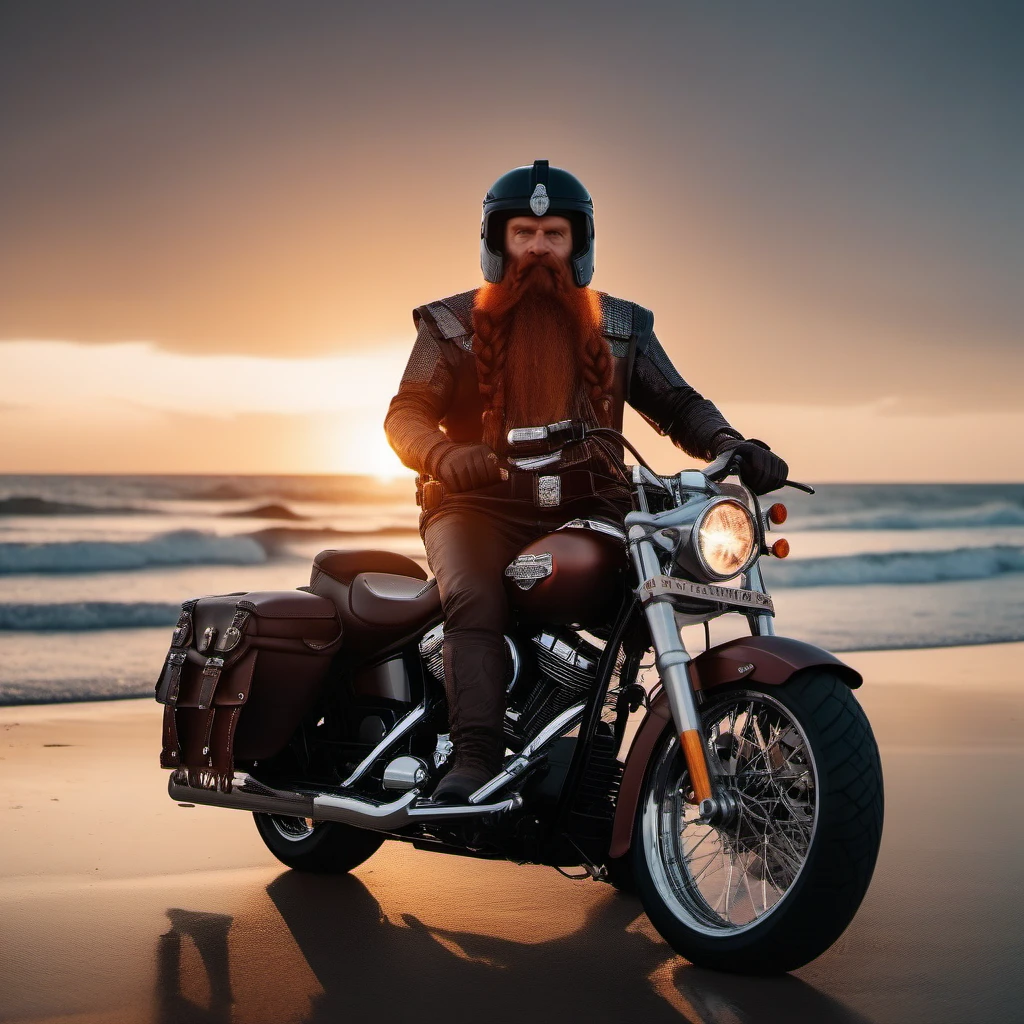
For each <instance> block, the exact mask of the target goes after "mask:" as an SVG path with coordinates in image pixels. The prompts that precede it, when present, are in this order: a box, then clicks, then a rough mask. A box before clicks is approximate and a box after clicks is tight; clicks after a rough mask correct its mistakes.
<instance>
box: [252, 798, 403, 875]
mask: <svg viewBox="0 0 1024 1024" xmlns="http://www.w3.org/2000/svg"><path fill="white" fill-rule="evenodd" d="M253 818H254V819H255V820H256V829H257V831H258V832H259V834H260V836H261V837H262V839H263V842H265V843H266V844H267V848H268V849H269V850H270V852H271V853H272V854H273V855H274V856H275V857H276V858H277V859H278V860H279V861H281V863H282V864H287V865H288V867H290V868H294V869H295V870H296V871H310V872H315V873H317V874H335V875H340V874H345V873H346V872H348V871H351V870H352V869H353V868H356V867H359V865H360V864H362V863H363V861H365V860H369V858H370V857H372V856H373V855H374V854H375V853H376V852H377V851H378V850H379V849H380V848H381V845H382V844H383V842H384V836H382V835H380V834H379V833H378V832H370V831H368V830H366V829H362V828H355V827H354V826H353V825H344V824H342V823H341V822H337V821H313V820H312V819H310V818H290V817H285V816H284V815H281V814H262V813H254V814H253Z"/></svg>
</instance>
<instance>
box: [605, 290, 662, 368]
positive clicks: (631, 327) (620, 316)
mask: <svg viewBox="0 0 1024 1024" xmlns="http://www.w3.org/2000/svg"><path fill="white" fill-rule="evenodd" d="M600 296H601V333H602V334H603V335H604V336H605V337H606V338H610V339H611V343H612V353H613V354H614V355H617V356H624V355H627V354H628V351H629V348H630V345H631V343H633V342H634V340H635V343H636V344H637V345H638V346H639V347H640V349H641V351H642V350H643V348H644V346H645V345H646V342H647V338H649V337H650V334H651V325H652V324H653V323H654V314H653V313H652V312H651V311H650V310H649V309H645V308H644V307H643V306H640V305H637V303H635V302H630V301H629V300H628V299H617V298H615V296H614V295H609V294H607V292H600Z"/></svg>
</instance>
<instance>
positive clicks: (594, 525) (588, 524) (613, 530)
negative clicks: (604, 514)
mask: <svg viewBox="0 0 1024 1024" xmlns="http://www.w3.org/2000/svg"><path fill="white" fill-rule="evenodd" d="M558 529H559V530H596V531H597V532H598V533H606V534H607V535H608V536H609V537H615V538H616V539H617V540H625V539H626V531H625V530H620V529H619V528H618V527H617V526H613V525H612V524H611V523H606V522H603V521H602V520H600V519H570V520H569V522H567V523H562V525H561V526H560V527H559V528H558ZM556 532H557V531H556Z"/></svg>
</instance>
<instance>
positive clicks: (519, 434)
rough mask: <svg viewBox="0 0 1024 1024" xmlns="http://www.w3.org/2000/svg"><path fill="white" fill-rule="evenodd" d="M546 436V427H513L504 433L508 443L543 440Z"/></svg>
mask: <svg viewBox="0 0 1024 1024" xmlns="http://www.w3.org/2000/svg"><path fill="white" fill-rule="evenodd" d="M547 436H548V428H547V427H513V428H512V429H511V430H510V431H509V432H508V433H507V434H506V435H505V437H506V440H507V441H508V443H509V444H522V443H523V442H524V441H543V440H544V439H545V438H546V437H547Z"/></svg>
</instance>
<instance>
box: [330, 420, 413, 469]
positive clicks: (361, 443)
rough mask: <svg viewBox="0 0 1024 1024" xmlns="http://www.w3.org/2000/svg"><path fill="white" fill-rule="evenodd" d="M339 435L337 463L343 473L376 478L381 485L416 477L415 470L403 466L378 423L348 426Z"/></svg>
mask: <svg viewBox="0 0 1024 1024" xmlns="http://www.w3.org/2000/svg"><path fill="white" fill-rule="evenodd" d="M339 434H340V436H339V437H338V438H337V442H336V445H335V452H336V457H335V460H334V461H335V464H336V465H337V466H338V471H339V472H341V473H354V474H359V475H360V476H372V477H373V478H374V479H376V480H379V481H380V482H381V483H390V482H391V481H392V480H395V479H398V478H400V477H410V476H413V475H414V472H413V470H411V469H409V468H408V467H406V466H403V465H402V463H401V462H399V460H398V456H397V455H396V454H395V453H394V451H393V450H392V448H391V445H389V444H388V440H387V437H386V436H385V434H384V428H383V427H382V426H381V424H380V423H379V422H377V421H376V420H374V422H372V423H366V424H360V425H358V426H352V425H347V428H346V429H344V430H341V431H339Z"/></svg>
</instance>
